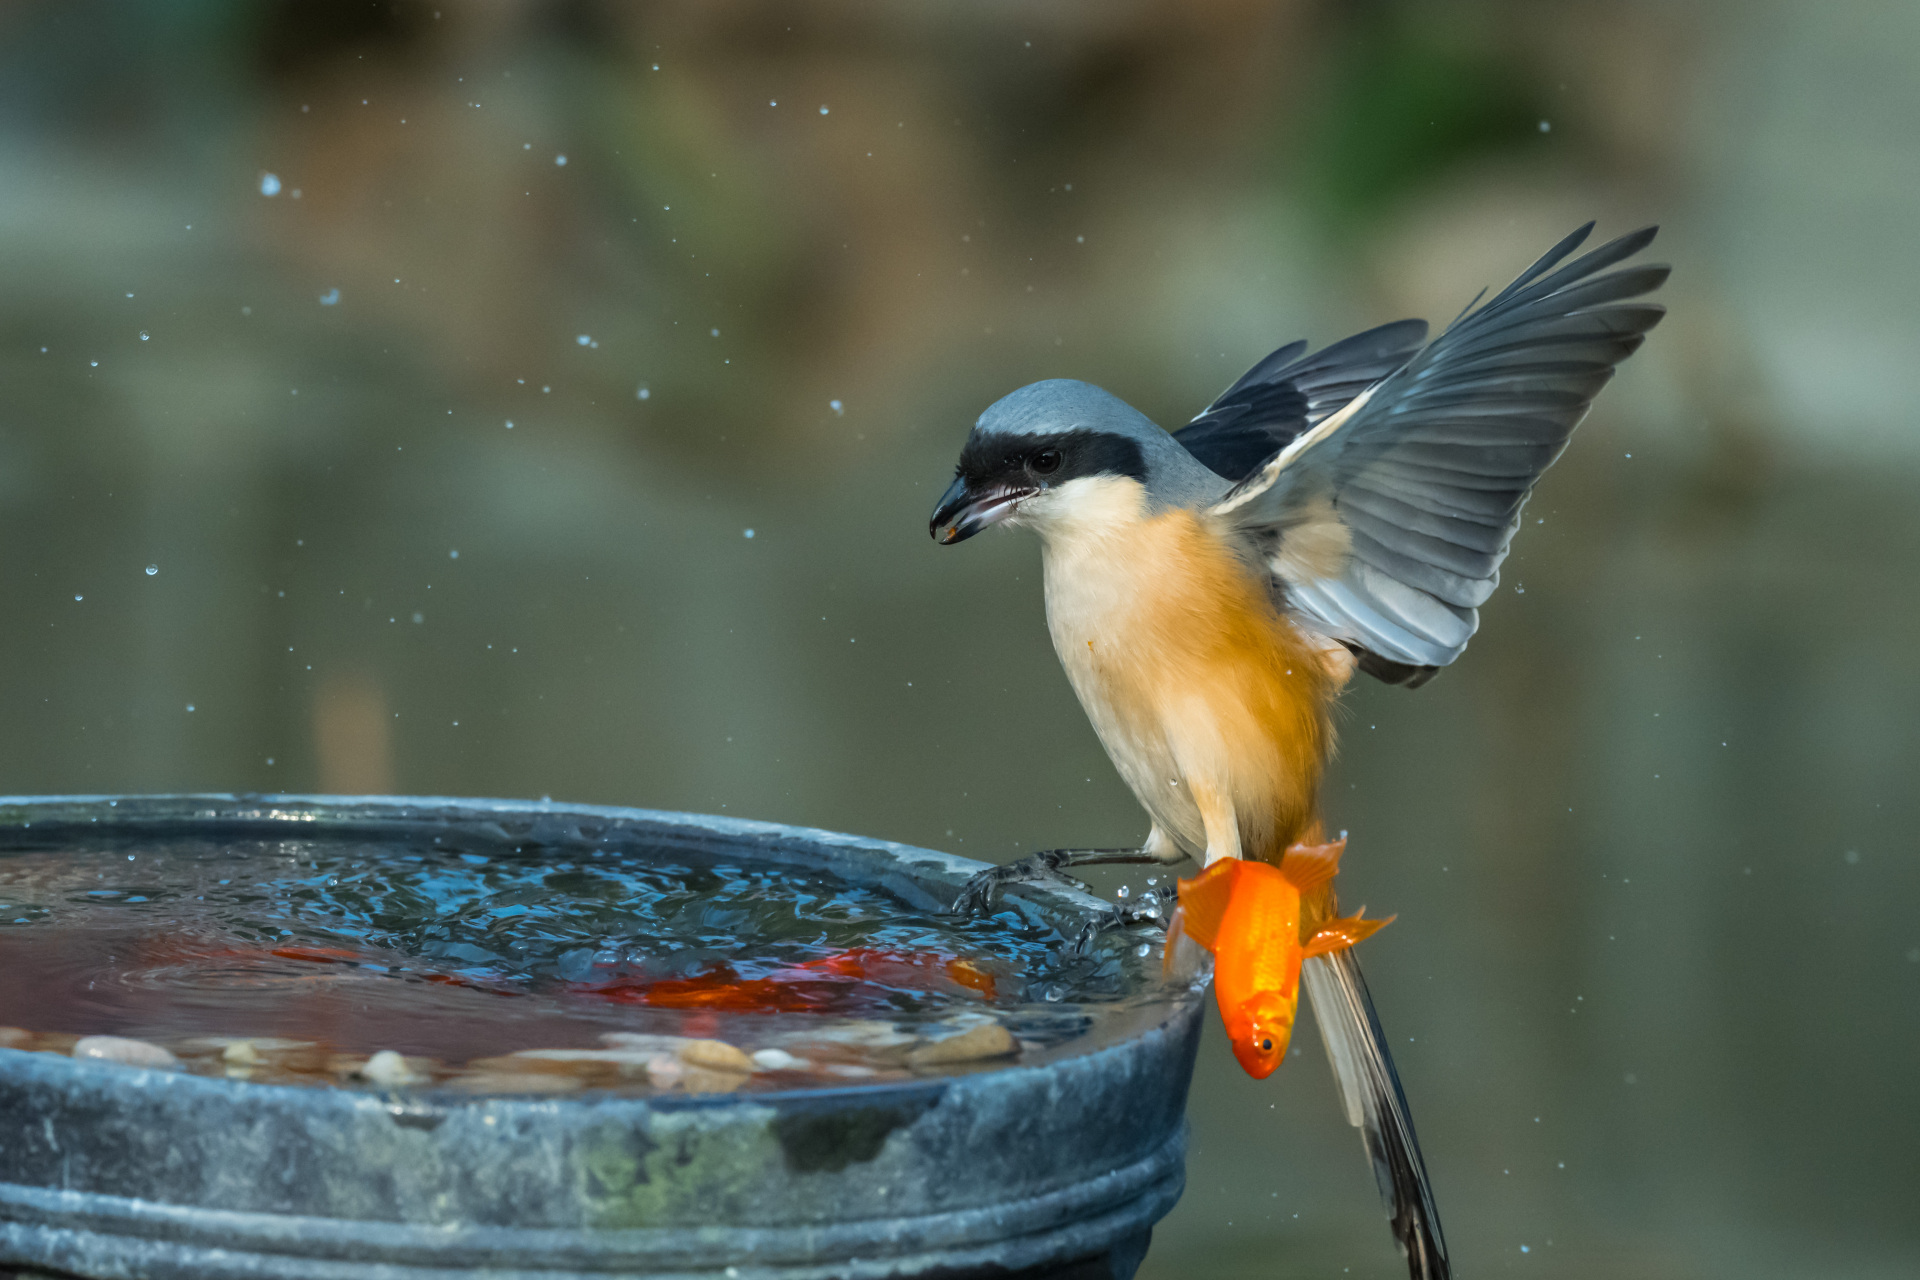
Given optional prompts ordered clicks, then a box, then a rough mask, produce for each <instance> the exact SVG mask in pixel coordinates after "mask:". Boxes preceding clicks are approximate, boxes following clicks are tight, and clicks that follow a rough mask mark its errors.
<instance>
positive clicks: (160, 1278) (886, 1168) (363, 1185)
mask: <svg viewBox="0 0 1920 1280" xmlns="http://www.w3.org/2000/svg"><path fill="white" fill-rule="evenodd" d="M980 865H981V864H979V863H975V862H971V861H968V860H966V859H961V858H955V857H951V856H948V855H945V854H940V853H934V852H931V851H928V850H924V849H915V848H910V847H907V846H902V845H896V844H888V843H885V842H881V841H875V840H866V839H861V838H858V837H853V836H843V835H835V834H831V833H827V832H821V831H812V830H805V829H800V828H794V827H784V826H776V825H771V824H766V823H753V822H744V821H739V820H734V819H726V818H713V817H706V816H698V815H689V814H670V813H654V812H646V811H640V810H628V809H606V808H585V807H578V806H565V805H555V804H548V803H539V804H534V803H520V802H507V801H484V800H481V801H475V800H443V799H422V800H414V799H341V798H334V797H278V796H275V797H257V796H248V797H233V796H185V797H120V798H92V797H87V798H47V799H40V798H36V799H15V800H0V974H5V975H6V977H5V982H4V984H3V985H0V1274H4V1269H5V1268H7V1267H9V1266H29V1267H33V1266H37V1267H45V1268H51V1269H54V1270H56V1271H57V1272H61V1273H67V1274H77V1275H81V1276H88V1277H135V1276H137V1277H143V1278H145V1277H153V1278H155V1280H166V1278H169V1277H179V1278H181V1280H185V1278H187V1277H193V1278H195V1280H198V1278H200V1277H235V1278H238V1277H255V1276H258V1277H275V1278H292V1277H315V1278H320V1277H326V1278H328V1280H334V1278H339V1280H347V1278H348V1277H353V1278H354V1280H359V1278H361V1277H373V1278H375V1280H383V1278H385V1280H401V1278H402V1277H420V1278H422V1280H424V1278H425V1277H427V1276H433V1277H436V1278H440V1280H445V1278H448V1277H454V1276H464V1275H476V1276H477V1275H480V1274H483V1273H485V1272H488V1271H497V1270H502V1269H505V1270H510V1271H512V1272H513V1273H514V1274H516V1275H520V1276H526V1277H534V1276H538V1277H549V1278H553V1280H558V1278H560V1277H576V1276H580V1277H584V1276H589V1275H594V1276H606V1275H609V1274H622V1275H634V1276H676V1277H695V1276H712V1277H724V1276H743V1277H758V1278H761V1280H774V1278H776V1277H778V1278H782V1280H800V1278H801V1277H807V1278H810V1280H811V1278H820V1280H825V1278H826V1277H840V1276H845V1277H875V1278H878V1277H888V1276H915V1275H926V1276H935V1275H937V1276H940V1277H943V1278H944V1280H961V1278H962V1277H970V1276H982V1277H984V1276H989V1275H991V1276H1033V1277H1040V1276H1053V1277H1061V1278H1062V1280H1064V1278H1065V1277H1073V1278H1074V1280H1104V1278H1107V1277H1112V1278H1113V1280H1126V1277H1129V1276H1131V1275H1132V1273H1133V1269H1134V1267H1135V1266H1136V1265H1137V1264H1138V1261H1139V1259H1140V1256H1141V1255H1142V1254H1143V1253H1144V1251H1145V1247H1146V1242H1147V1238H1148V1233H1149V1231H1150V1229H1151V1227H1152V1224H1153V1223H1154V1222H1155V1221H1156V1220H1157V1219H1158V1218H1159V1217H1161V1216H1162V1215H1164V1214H1165V1213H1166V1212H1167V1211H1168V1210H1169V1209H1170V1208H1171V1207H1172V1206H1173V1203H1174V1202H1175V1200H1176V1199H1178V1197H1179V1194H1180V1190H1181V1186H1182V1182H1183V1177H1184V1173H1183V1156H1184V1142H1185V1127H1184V1121H1183V1112H1184V1108H1185V1100H1186V1092H1187V1086H1188V1083H1189V1080H1190V1077H1191V1073H1192V1067H1193V1055H1194V1050H1195V1046H1196V1044H1197V1040H1198V1036H1199V1029H1200V1011H1201V1001H1200V994H1199V991H1198V989H1197V988H1196V986H1195V985H1194V984H1193V982H1191V981H1168V980H1167V979H1166V978H1165V977H1164V976H1163V975H1162V974H1161V972H1160V959H1159V948H1158V947H1157V946H1152V945H1149V942H1150V938H1151V935H1150V934H1146V933H1142V932H1139V931H1134V932H1129V933H1118V934H1111V935H1108V936H1107V937H1105V938H1103V939H1102V940H1101V942H1100V944H1099V945H1098V946H1097V947H1096V948H1095V949H1094V950H1093V953H1092V954H1091V955H1089V956H1086V957H1074V956H1071V955H1069V954H1067V953H1066V952H1065V950H1064V949H1063V946H1062V943H1063V940H1064V939H1066V938H1071V937H1073V936H1074V935H1075V934H1076V933H1077V931H1078V928H1079V926H1080V924H1081V923H1082V922H1083V921H1084V920H1085V919H1086V918H1087V916H1088V913H1089V912H1091V911H1092V910H1094V909H1096V908H1097V907H1098V906H1099V904H1098V903H1097V902H1096V901H1094V900H1093V899H1091V898H1087V897H1084V896H1081V895H1077V894H1068V893H1060V892H1056V891H1053V890H1048V889H1039V888H1022V889H1019V890H1016V891H1014V892H1013V893H1012V894H1010V895H1009V897H1008V899H1007V905H1008V907H1009V908H1010V910H1008V911H1003V912H1002V913H1001V914H1000V915H999V916H998V917H996V918H995V919H994V920H992V921H990V922H989V921H962V920H957V919H955V918H953V917H949V916H945V915H944V914H943V913H942V911H941V908H942V907H943V905H944V904H945V903H947V902H950V901H951V900H952V898H953V896H954V895H955V894H956V893H957V892H958V890H959V888H960V886H961V884H962V883H963V882H964V880H965V879H966V877H967V876H968V875H969V874H971V873H972V872H973V871H976V870H978V869H979V868H980Z"/></svg>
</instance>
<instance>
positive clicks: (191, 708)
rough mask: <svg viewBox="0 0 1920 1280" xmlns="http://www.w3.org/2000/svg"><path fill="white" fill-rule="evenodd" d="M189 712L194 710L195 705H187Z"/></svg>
mask: <svg viewBox="0 0 1920 1280" xmlns="http://www.w3.org/2000/svg"><path fill="white" fill-rule="evenodd" d="M187 710H189V711H191V710H193V704H192V703H191V702H189V703H188V704H187Z"/></svg>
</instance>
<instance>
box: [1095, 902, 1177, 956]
mask: <svg viewBox="0 0 1920 1280" xmlns="http://www.w3.org/2000/svg"><path fill="white" fill-rule="evenodd" d="M1178 900H1179V898H1178V893H1177V891H1176V890H1175V889H1174V887H1173V886H1172V885H1162V886H1161V887H1159V888H1156V889H1148V890H1147V891H1146V892H1145V893H1142V894H1141V895H1140V900H1139V901H1138V902H1117V903H1115V904H1114V905H1113V906H1111V907H1108V908H1107V909H1106V910H1104V911H1102V912H1100V913H1099V914H1098V915H1095V916H1092V917H1091V918H1089V919H1088V920H1087V922H1086V923H1085V924H1084V925H1082V926H1081V927H1080V934H1079V936H1078V937H1076V938H1075V939H1074V940H1073V945H1072V947H1071V948H1069V950H1071V951H1072V952H1073V954H1075V955H1086V954H1087V953H1088V952H1089V951H1091V950H1093V944H1094V943H1095V942H1096V941H1097V940H1098V939H1099V937H1100V935H1101V934H1103V933H1108V932H1111V931H1112V930H1114V929H1126V928H1130V927H1131V926H1133V925H1136V924H1157V925H1159V926H1160V927H1161V928H1163V929H1164V928H1166V927H1167V920H1168V919H1169V917H1170V916H1171V915H1172V910H1171V908H1172V906H1173V904H1174V903H1176V902H1177V901H1178Z"/></svg>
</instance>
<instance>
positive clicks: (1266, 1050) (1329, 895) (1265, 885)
mask: <svg viewBox="0 0 1920 1280" xmlns="http://www.w3.org/2000/svg"><path fill="white" fill-rule="evenodd" d="M1346 847H1347V842H1346V839H1345V838H1344V837H1342V838H1341V839H1339V840H1337V841H1335V842H1334V843H1332V844H1318V845H1306V844H1296V845H1294V846H1293V847H1292V848H1290V849H1288V850H1287V852H1286V855H1285V856H1284V857H1283V858H1281V860H1280V865H1279V866H1278V867H1273V866H1269V865H1267V864H1266V863H1264V862H1249V861H1246V860H1245V859H1241V858H1221V859H1220V860H1218V861H1217V862H1215V863H1214V864H1213V865H1212V866H1210V867H1208V868H1207V869H1206V870H1205V871H1202V872H1201V873H1200V874H1199V875H1197V876H1195V877H1194V878H1193V879H1191V880H1182V881H1181V882H1180V909H1179V910H1178V911H1176V912H1175V913H1174V917H1173V924H1172V925H1171V927H1170V928H1169V929H1168V931H1167V947H1168V950H1169V954H1171V951H1172V949H1173V948H1174V947H1175V946H1177V945H1178V942H1179V938H1180V937H1181V935H1183V934H1184V935H1185V936H1186V937H1189V938H1192V939H1193V940H1194V941H1195V942H1197V943H1199V944H1200V945H1201V946H1203V947H1205V948H1206V949H1207V950H1209V951H1211V952H1213V958H1214V965H1213V993H1214V998H1215V999H1216V1000H1217V1001H1218V1002H1219V1005H1220V1020H1221V1022H1223V1023H1225V1024H1226V1028H1227V1035H1228V1036H1229V1037H1231V1039H1232V1041H1233V1056H1234V1057H1235V1058H1238V1059H1239V1060H1240V1065H1241V1066H1242V1067H1243V1068H1245V1069H1246V1072H1247V1074H1248V1075H1250V1076H1252V1077H1253V1078H1254V1079H1256V1080H1264V1079H1266V1078H1267V1077H1268V1076H1269V1075H1272V1074H1273V1069H1274V1068H1275V1067H1277V1066H1279V1065H1280V1061H1281V1059H1283V1058H1284V1057H1286V1054H1287V1040H1288V1039H1289V1038H1290V1037H1291V1036H1292V1034H1293V1016H1294V1011H1295V1009H1296V1008H1297V1007H1298V1005H1299V1003H1300V965H1301V963H1302V962H1303V961H1305V960H1306V959H1307V958H1308V957H1309V956H1318V955H1326V954H1328V953H1329V952H1334V951H1341V950H1344V949H1346V948H1347V947H1350V946H1352V945H1353V944H1354V943H1356V942H1359V941H1360V940H1361V939H1362V938H1365V937H1367V936H1368V935H1369V934H1372V933H1373V932H1374V931H1375V930H1377V929H1380V928H1382V927H1383V926H1385V925H1386V924H1388V923H1389V922H1390V921H1391V920H1392V919H1393V917H1391V916H1389V917H1387V919H1386V920H1363V919H1362V918H1361V917H1360V916H1358V915H1352V916H1346V917H1344V918H1342V919H1338V920H1330V919H1328V918H1327V917H1328V915H1329V914H1330V913H1331V911H1332V910H1333V877H1334V875H1335V873H1337V872H1338V871H1339V869H1340V855H1341V854H1342V853H1343V852H1344V851H1345V850H1346Z"/></svg>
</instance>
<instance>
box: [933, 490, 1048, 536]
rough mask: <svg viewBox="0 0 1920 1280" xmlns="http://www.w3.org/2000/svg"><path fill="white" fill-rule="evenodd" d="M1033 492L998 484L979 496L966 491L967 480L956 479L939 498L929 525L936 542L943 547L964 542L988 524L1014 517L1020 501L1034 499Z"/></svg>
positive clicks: (971, 491)
mask: <svg viewBox="0 0 1920 1280" xmlns="http://www.w3.org/2000/svg"><path fill="white" fill-rule="evenodd" d="M1034 492H1035V491H1034V490H1032V489H1013V488H1007V487H1005V486H1002V485H995V486H994V487H993V488H991V489H989V490H987V491H986V492H985V493H976V492H974V491H973V490H971V489H969V488H967V482H966V481H965V480H955V481H954V482H953V484H952V485H951V486H950V487H949V488H948V489H947V491H946V492H945V493H944V494H942V495H940V505H939V506H937V507H935V508H934V509H933V520H932V521H931V522H930V524H929V529H930V531H931V532H932V534H933V540H934V541H935V542H938V543H940V544H941V545H942V546H948V545H951V544H953V543H955V542H964V541H965V540H966V539H968V538H971V537H972V536H973V535H974V534H976V533H978V532H980V531H981V530H982V529H984V528H986V527H987V526H988V525H990V524H998V523H1000V521H1002V520H1004V519H1006V518H1007V517H1008V516H1009V515H1012V514H1013V509H1014V507H1015V506H1017V505H1019V502H1020V500H1021V499H1022V498H1027V497H1031V496H1033V494H1034Z"/></svg>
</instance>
